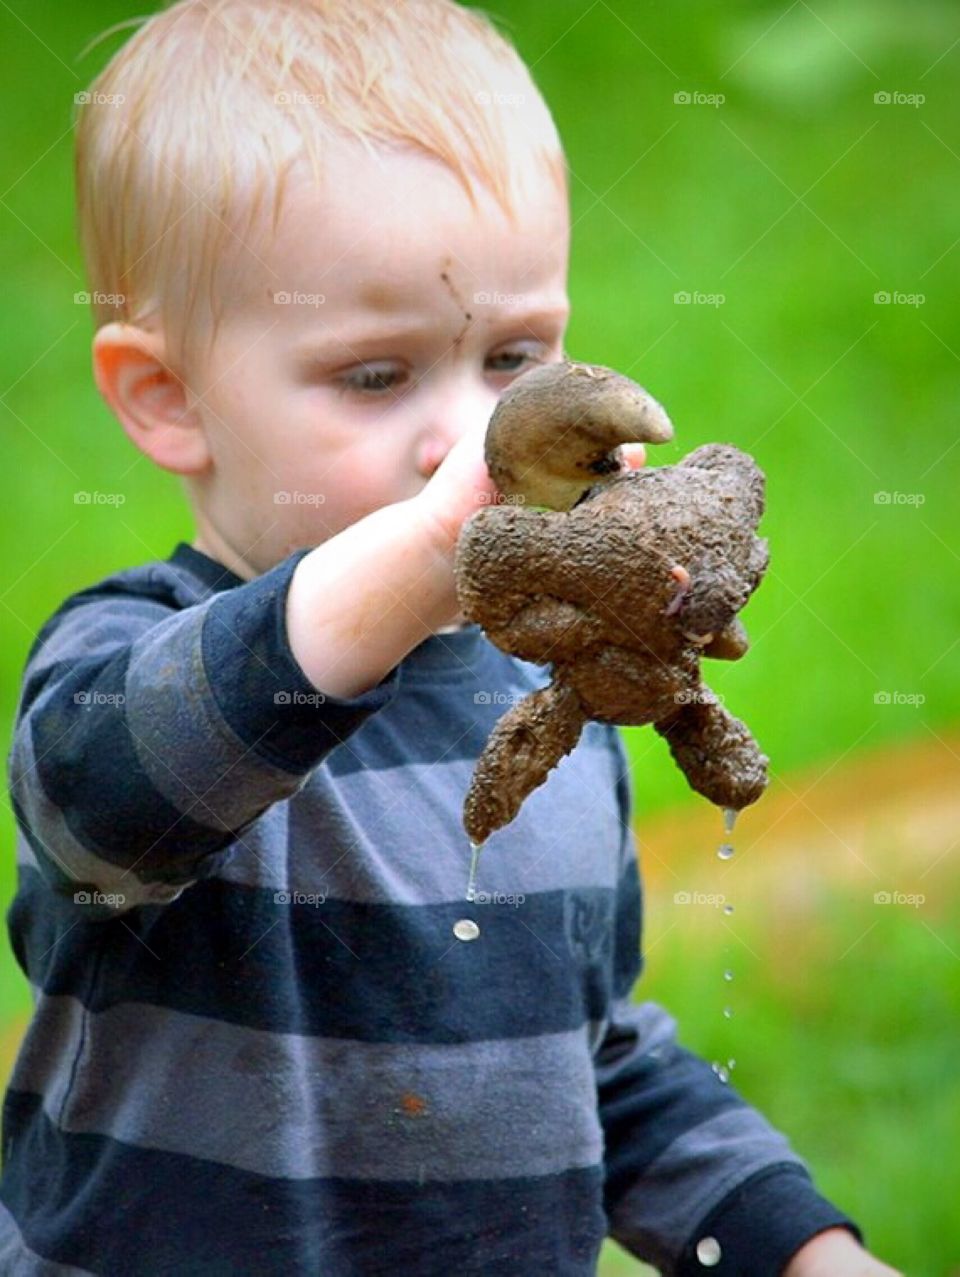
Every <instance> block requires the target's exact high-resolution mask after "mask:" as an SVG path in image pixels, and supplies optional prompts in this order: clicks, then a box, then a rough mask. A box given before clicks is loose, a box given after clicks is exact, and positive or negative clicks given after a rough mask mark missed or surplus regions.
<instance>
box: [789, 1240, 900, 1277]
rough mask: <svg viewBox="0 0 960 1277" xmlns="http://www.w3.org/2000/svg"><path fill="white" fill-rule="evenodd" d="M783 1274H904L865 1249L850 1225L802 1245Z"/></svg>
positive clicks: (799, 1276)
mask: <svg viewBox="0 0 960 1277" xmlns="http://www.w3.org/2000/svg"><path fill="white" fill-rule="evenodd" d="M783 1277H903V1274H902V1273H900V1272H898V1271H897V1269H895V1268H890V1267H889V1266H888V1265H887V1264H884V1263H881V1261H880V1260H879V1259H875V1258H874V1257H873V1255H871V1254H870V1253H869V1251H866V1250H864V1249H863V1247H862V1246H861V1245H860V1243H859V1242H858V1241H857V1239H856V1238H855V1237H854V1235H853V1234H852V1233H851V1232H850V1230H849V1229H848V1228H828V1229H827V1230H826V1231H825V1232H822V1233H818V1234H817V1235H816V1237H811V1238H810V1240H809V1241H808V1242H807V1243H806V1245H804V1246H801V1248H800V1249H799V1250H798V1251H797V1253H796V1254H795V1255H794V1257H793V1258H792V1259H791V1260H790V1262H789V1264H787V1266H786V1268H785V1269H784V1270H783Z"/></svg>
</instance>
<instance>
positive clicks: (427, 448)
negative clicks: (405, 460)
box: [417, 392, 497, 479]
mask: <svg viewBox="0 0 960 1277" xmlns="http://www.w3.org/2000/svg"><path fill="white" fill-rule="evenodd" d="M496 404H497V396H496V394H494V393H490V392H486V393H483V394H475V395H469V396H461V397H459V398H455V397H452V396H451V397H450V398H446V399H445V400H444V401H443V403H442V404H438V405H437V409H436V413H435V415H431V418H430V422H429V424H427V425H426V426H425V428H424V431H423V434H422V436H421V438H420V440H419V443H418V447H417V469H418V471H419V473H420V474H421V475H423V477H424V478H425V479H429V478H430V477H431V476H432V475H433V473H434V471H435V470H436V469H437V468H438V467H439V466H440V465H441V464H442V462H443V460H444V458H445V457H446V455H447V453H448V452H449V451H450V449H451V448H452V447H453V446H454V444H456V443H457V442H458V441H459V440H460V439H461V438H462V437H463V435H465V434H466V433H467V432H468V431H470V430H485V429H486V426H487V423H488V422H489V420H490V417H491V415H492V413H493V410H494V408H495V407H496Z"/></svg>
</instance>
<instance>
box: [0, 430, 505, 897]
mask: <svg viewBox="0 0 960 1277" xmlns="http://www.w3.org/2000/svg"><path fill="white" fill-rule="evenodd" d="M482 437H483V434H482V431H479V432H477V433H476V434H475V436H474V437H472V438H469V439H464V440H462V441H461V443H460V444H458V446H457V448H455V449H454V450H453V451H452V452H451V454H450V455H449V456H448V458H447V459H446V461H445V462H444V464H443V465H442V466H441V467H440V468H439V469H438V471H437V473H436V474H435V475H434V477H433V479H432V480H431V482H430V484H428V485H427V487H426V488H425V489H424V490H423V492H422V493H421V494H420V495H419V496H418V497H416V498H414V499H411V500H409V501H405V502H401V503H399V504H397V505H393V506H388V507H384V508H383V509H381V510H379V511H377V512H375V513H374V514H371V515H369V516H368V517H367V518H365V519H363V520H361V521H360V522H358V523H357V524H355V525H354V526H353V527H351V528H349V529H347V530H346V531H345V532H343V533H341V534H340V535H339V536H336V537H333V538H332V539H331V540H329V541H327V542H325V543H324V544H323V545H321V546H319V547H318V548H317V549H315V550H312V551H300V552H298V553H297V554H294V555H291V556H290V557H289V558H287V559H286V560H284V561H283V562H282V563H280V564H278V565H276V566H275V567H274V568H272V569H271V570H270V571H268V572H265V573H264V574H263V575H262V576H260V577H257V578H256V579H254V580H252V581H249V582H245V583H244V584H242V585H237V586H234V587H233V588H231V589H227V590H224V591H222V592H220V593H218V594H216V595H214V596H213V597H212V598H208V599H205V600H203V601H201V602H197V603H195V604H194V605H193V606H187V607H184V608H183V609H182V610H176V609H175V608H174V607H173V606H171V605H169V604H165V603H163V602H161V601H160V599H159V598H150V597H143V585H142V584H141V586H140V593H139V594H137V593H131V592H124V591H123V590H121V589H119V588H118V587H117V586H116V585H115V584H111V585H109V586H107V587H106V588H105V589H103V590H102V591H98V590H97V589H96V588H94V589H92V590H89V591H85V592H83V593H81V594H79V595H75V596H73V598H71V600H70V601H69V603H68V605H66V606H65V607H64V608H62V609H61V610H60V611H59V612H58V613H56V614H55V615H54V616H53V617H52V618H51V619H50V621H48V623H47V624H46V625H45V626H44V627H43V630H42V631H41V634H40V636H39V638H38V641H37V643H35V644H34V647H33V649H32V650H31V653H30V656H29V658H28V662H27V669H26V671H25V676H24V685H23V693H22V697H21V702H20V707H19V711H18V719H17V726H16V731H15V735H14V741H13V748H12V751H11V755H10V759H9V768H10V781H11V790H12V794H13V800H14V805H15V809H16V813H17V818H18V822H19V824H20V827H21V829H22V830H23V833H24V836H25V837H26V839H27V841H28V842H29V844H30V846H31V848H32V851H33V854H34V856H35V857H36V860H37V863H38V865H39V867H40V869H41V871H42V872H43V873H44V876H45V877H46V878H47V879H48V880H49V881H50V882H51V883H52V884H53V885H54V886H55V887H56V888H57V889H58V890H60V891H62V892H64V894H67V895H72V894H73V893H74V892H76V891H80V890H83V889H89V888H91V887H92V888H95V889H96V890H98V891H100V892H102V893H104V894H105V895H110V896H111V897H114V898H116V899H113V900H111V901H110V902H108V903H106V904H105V907H106V908H108V909H112V908H115V907H116V908H131V907H133V906H134V905H138V904H143V903H152V904H162V903H166V902H168V901H169V900H171V899H174V898H175V897H176V895H177V894H179V891H180V890H181V889H182V888H183V887H184V886H186V885H189V884H190V883H192V882H194V881H196V880H197V879H198V878H201V877H205V876H208V875H210V874H212V873H214V872H215V871H216V870H217V869H218V868H219V866H220V865H221V864H222V863H223V862H224V860H225V859H227V858H228V857H229V856H230V854H231V848H232V846H233V845H235V844H236V843H237V842H238V841H241V840H242V834H243V832H244V830H245V829H246V828H247V826H248V825H250V824H251V823H252V822H253V821H254V820H256V819H257V818H258V817H259V816H260V815H261V814H262V813H263V812H264V811H265V809H266V808H268V807H269V806H271V805H272V804H273V803H276V802H277V801H279V800H281V799H285V798H288V797H289V796H290V795H292V794H293V793H295V792H296V791H297V790H298V789H299V788H300V787H301V786H302V785H303V784H304V782H305V780H306V778H307V776H308V774H309V773H310V771H311V770H312V769H313V768H315V767H316V766H317V765H318V764H319V763H320V762H322V760H323V759H324V758H325V757H326V755H327V754H328V753H330V751H331V750H333V749H334V748H335V747H336V746H337V745H338V744H340V743H341V742H342V741H343V740H345V739H346V738H347V737H348V736H349V735H350V734H351V733H352V732H354V731H356V730H357V728H358V727H360V725H361V724H362V723H363V722H364V721H365V720H366V719H367V718H368V717H369V716H370V715H371V714H372V713H374V712H376V710H378V709H380V708H382V707H383V706H384V705H385V704H386V703H387V702H388V701H389V700H390V699H391V698H392V696H393V694H394V693H395V690H396V686H397V674H396V672H395V668H394V667H395V666H396V664H397V663H398V662H399V661H400V660H401V658H402V657H403V656H404V655H405V654H406V653H407V652H408V651H409V650H410V649H411V648H412V647H414V646H415V645H416V644H417V643H419V642H420V641H421V640H422V639H423V638H424V637H425V636H426V635H427V634H429V633H430V632H431V630H432V629H434V628H437V627H439V626H441V625H443V624H444V623H445V622H447V621H449V620H451V619H452V617H453V616H454V615H455V614H456V594H455V590H454V583H453V568H452V562H453V548H454V545H455V542H456V534H457V531H458V530H459V525H460V523H461V522H462V521H463V519H464V518H465V517H466V515H467V514H468V513H469V512H470V511H471V510H472V509H473V508H475V507H476V505H477V504H478V503H479V502H480V500H481V498H480V496H479V493H481V492H490V491H492V487H491V485H490V481H489V478H488V477H487V474H486V469H485V467H484V466H483V461H482ZM291 582H293V585H291ZM86 916H88V917H89V916H91V915H90V913H87V915H86Z"/></svg>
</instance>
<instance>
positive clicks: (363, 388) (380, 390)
mask: <svg viewBox="0 0 960 1277" xmlns="http://www.w3.org/2000/svg"><path fill="white" fill-rule="evenodd" d="M405 377H406V373H405V372H404V370H403V369H402V368H397V367H395V366H394V365H392V364H364V365H363V367H362V368H360V369H358V370H357V371H356V372H352V373H349V374H348V375H347V376H345V377H341V378H340V384H341V386H342V387H343V388H344V389H346V390H356V391H359V392H360V393H361V394H368V395H384V394H390V393H392V392H393V391H395V390H396V389H397V387H398V386H399V385H400V384H401V383H402V382H403V379H404V378H405Z"/></svg>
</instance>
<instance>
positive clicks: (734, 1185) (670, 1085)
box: [595, 740, 863, 1277]
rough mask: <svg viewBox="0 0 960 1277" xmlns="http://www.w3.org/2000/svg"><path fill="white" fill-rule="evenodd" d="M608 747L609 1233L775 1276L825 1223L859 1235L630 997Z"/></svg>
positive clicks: (634, 909)
mask: <svg viewBox="0 0 960 1277" xmlns="http://www.w3.org/2000/svg"><path fill="white" fill-rule="evenodd" d="M617 750H618V754H619V757H620V766H621V771H620V778H619V782H618V792H619V796H620V803H621V820H622V822H623V829H624V838H623V860H622V862H621V871H622V872H621V879H620V882H621V887H620V892H619V900H618V926H617V938H616V944H617V947H618V950H619V952H618V954H617V970H618V972H619V973H620V975H619V976H618V985H619V992H621V994H622V995H623V996H621V997H620V999H619V1000H618V1001H616V1002H615V1003H614V1004H613V1006H612V1008H611V1013H610V1018H609V1024H608V1027H607V1029H606V1032H605V1036H604V1038H603V1040H602V1042H601V1043H600V1046H599V1048H598V1050H597V1053H596V1056H595V1073H596V1079H597V1091H598V1103H599V1111H600V1118H601V1122H602V1125H603V1130H604V1142H605V1155H604V1165H605V1188H604V1197H605V1200H604V1205H605V1208H606V1210H607V1214H608V1216H609V1219H610V1232H611V1236H613V1237H614V1238H615V1239H616V1240H617V1241H618V1242H619V1243H620V1244H621V1245H622V1246H624V1247H625V1248H626V1249H627V1250H629V1251H631V1252H632V1253H633V1254H635V1255H637V1256H638V1257H639V1258H641V1259H643V1260H645V1261H646V1262H648V1263H651V1264H653V1265H655V1266H656V1267H657V1268H659V1269H660V1271H661V1273H662V1274H663V1275H664V1277H693V1275H694V1274H702V1273H704V1272H705V1271H706V1270H707V1269H708V1268H709V1269H710V1270H711V1271H712V1272H716V1273H717V1274H719V1275H720V1277H723V1274H728V1275H730V1277H733V1275H734V1274H743V1273H750V1275H751V1277H779V1274H780V1273H782V1271H783V1269H784V1267H785V1266H786V1264H787V1262H788V1261H789V1259H790V1257H791V1256H792V1255H793V1254H795V1252H796V1251H797V1250H799V1248H800V1247H801V1246H802V1245H803V1244H804V1243H805V1242H807V1241H809V1240H810V1238H811V1237H813V1236H815V1235H816V1234H817V1233H819V1232H822V1231H823V1230H824V1229H827V1228H833V1227H838V1226H840V1227H845V1228H847V1229H849V1230H850V1231H851V1232H852V1233H853V1235H854V1236H855V1237H856V1238H857V1240H858V1241H861V1242H862V1241H863V1235H862V1233H861V1231H860V1229H859V1228H858V1227H857V1225H856V1224H854V1223H853V1222H852V1221H851V1220H850V1219H849V1218H848V1217H847V1216H846V1215H844V1214H843V1213H842V1212H841V1211H839V1210H837V1209H836V1208H835V1207H834V1206H833V1205H831V1203H830V1202H829V1201H827V1200H826V1199H825V1198H823V1197H822V1196H821V1195H820V1194H819V1193H818V1192H817V1191H816V1189H815V1187H814V1184H813V1181H812V1179H811V1177H810V1174H809V1173H808V1171H807V1168H806V1165H805V1163H804V1162H803V1160H802V1159H801V1158H800V1157H799V1156H798V1155H797V1154H796V1153H795V1152H794V1150H793V1149H792V1147H791V1146H790V1143H789V1141H788V1140H787V1138H786V1137H785V1136H784V1135H783V1134H781V1133H780V1132H779V1131H777V1130H776V1129H775V1128H774V1127H773V1126H772V1125H771V1124H770V1123H769V1122H768V1121H767V1120H766V1118H764V1117H763V1116H762V1115H761V1114H760V1113H759V1112H758V1111H757V1110H756V1109H755V1108H753V1107H751V1105H749V1104H748V1103H747V1102H746V1100H744V1099H743V1098H742V1097H741V1096H740V1095H738V1093H737V1092H736V1091H735V1090H734V1089H733V1087H731V1086H730V1084H729V1083H728V1082H723V1081H722V1080H721V1078H720V1077H719V1076H718V1075H717V1074H716V1073H715V1072H714V1071H713V1069H712V1068H711V1067H710V1065H709V1064H707V1062H706V1061H705V1060H703V1059H701V1058H700V1057H699V1056H697V1055H695V1054H694V1053H693V1052H692V1051H689V1050H687V1049H686V1048H685V1047H683V1046H681V1045H680V1044H679V1043H678V1041H677V1032H676V1030H677V1025H676V1021H675V1020H674V1018H673V1017H672V1016H671V1015H670V1014H669V1013H668V1012H667V1011H666V1010H664V1008H663V1007H660V1006H658V1005H657V1004H655V1003H653V1002H645V1003H642V1004H634V1003H632V1002H631V1000H630V997H629V990H628V989H625V988H624V984H625V980H624V978H623V972H624V971H627V970H629V969H630V968H631V966H632V968H633V972H634V977H636V976H639V974H640V971H641V968H642V956H641V887H640V879H639V871H638V868H637V860H636V848H635V846H634V843H633V836H632V833H631V831H630V812H631V784H630V780H629V770H628V763H627V759H626V754H625V752H624V750H623V745H622V742H620V741H619V740H618V741H617ZM624 946H626V952H624ZM698 1247H699V1255H698Z"/></svg>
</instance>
